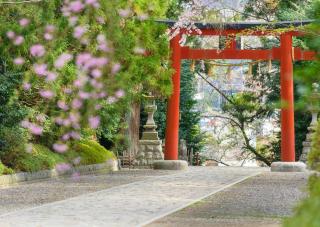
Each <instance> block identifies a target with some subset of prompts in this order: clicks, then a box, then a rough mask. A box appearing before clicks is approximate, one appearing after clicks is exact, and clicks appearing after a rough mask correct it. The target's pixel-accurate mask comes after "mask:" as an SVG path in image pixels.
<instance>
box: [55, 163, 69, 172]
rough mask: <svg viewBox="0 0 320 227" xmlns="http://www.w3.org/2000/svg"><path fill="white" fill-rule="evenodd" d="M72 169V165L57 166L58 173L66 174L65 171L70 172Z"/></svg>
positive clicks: (59, 164) (62, 164)
mask: <svg viewBox="0 0 320 227" xmlns="http://www.w3.org/2000/svg"><path fill="white" fill-rule="evenodd" d="M70 169H71V166H70V164H68V163H58V164H57V165H56V170H57V171H58V172H65V171H68V170H70Z"/></svg>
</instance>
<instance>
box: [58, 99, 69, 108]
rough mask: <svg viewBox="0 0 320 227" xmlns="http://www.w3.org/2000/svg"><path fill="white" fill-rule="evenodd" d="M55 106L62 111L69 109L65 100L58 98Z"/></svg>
mask: <svg viewBox="0 0 320 227" xmlns="http://www.w3.org/2000/svg"><path fill="white" fill-rule="evenodd" d="M57 106H58V107H59V108H60V109H62V110H64V111H67V110H68V109H69V107H68V105H67V104H66V103H65V101H62V100H59V101H58V103H57Z"/></svg>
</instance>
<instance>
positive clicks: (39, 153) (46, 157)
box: [15, 144, 65, 172]
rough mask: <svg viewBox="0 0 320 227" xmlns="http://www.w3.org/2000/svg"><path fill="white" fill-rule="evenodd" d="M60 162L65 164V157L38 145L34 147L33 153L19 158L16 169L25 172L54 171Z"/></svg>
mask: <svg viewBox="0 0 320 227" xmlns="http://www.w3.org/2000/svg"><path fill="white" fill-rule="evenodd" d="M59 162H65V159H64V157H63V156H61V155H59V154H57V153H54V152H52V151H51V150H49V149H48V148H47V147H45V146H43V145H40V144H36V145H34V146H33V149H32V152H31V153H25V154H24V155H22V156H21V157H20V158H19V160H18V161H17V163H16V165H15V169H16V170H20V171H25V172H36V171H39V170H47V169H53V168H54V167H55V166H56V164H57V163H59Z"/></svg>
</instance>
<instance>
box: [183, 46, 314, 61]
mask: <svg viewBox="0 0 320 227" xmlns="http://www.w3.org/2000/svg"><path fill="white" fill-rule="evenodd" d="M280 57H281V51H280V48H273V49H270V50H237V49H224V50H217V49H207V50H205V49H191V48H189V47H182V48H181V59H192V60H200V59H203V60H205V59H248V60H269V59H271V60H280ZM315 58H316V54H315V53H314V52H312V51H302V50H301V49H300V48H294V60H296V61H300V60H306V61H311V60H315Z"/></svg>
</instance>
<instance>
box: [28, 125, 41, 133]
mask: <svg viewBox="0 0 320 227" xmlns="http://www.w3.org/2000/svg"><path fill="white" fill-rule="evenodd" d="M29 131H30V133H32V134H33V135H37V136H40V135H42V132H43V128H42V127H41V126H39V125H36V124H32V123H31V124H30V125H29Z"/></svg>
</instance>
